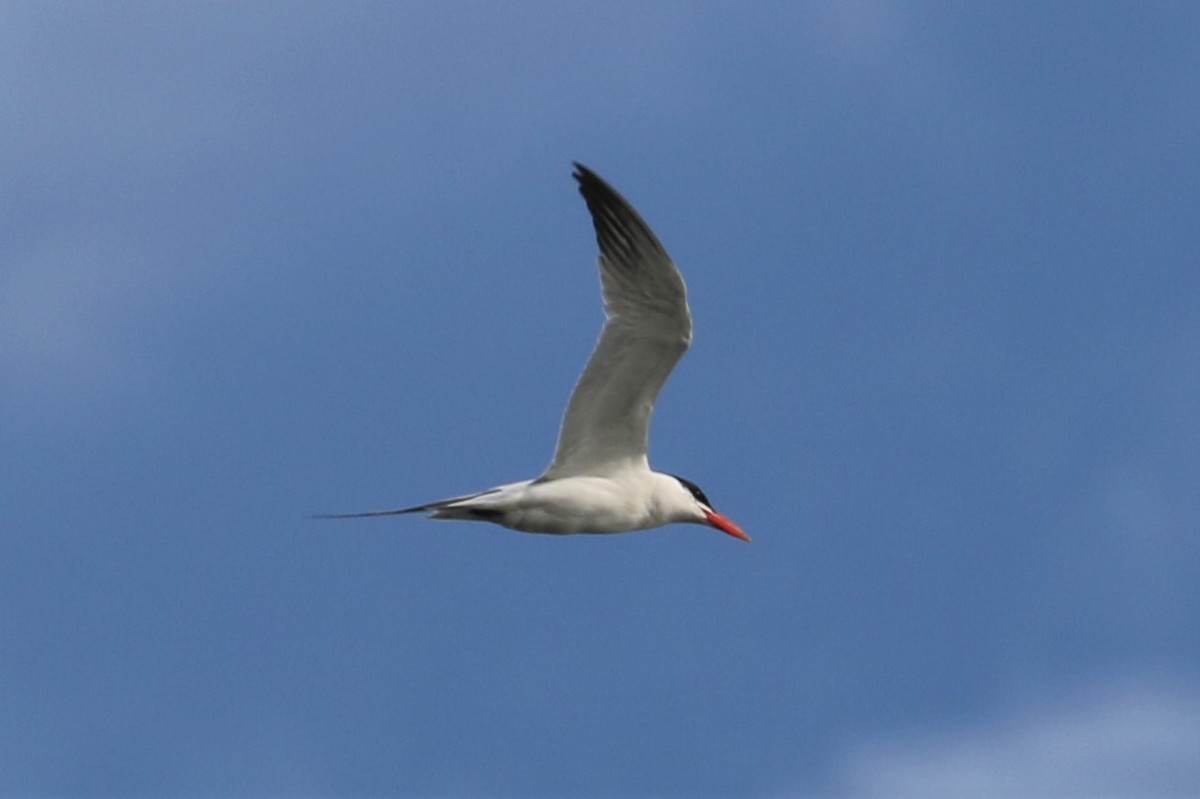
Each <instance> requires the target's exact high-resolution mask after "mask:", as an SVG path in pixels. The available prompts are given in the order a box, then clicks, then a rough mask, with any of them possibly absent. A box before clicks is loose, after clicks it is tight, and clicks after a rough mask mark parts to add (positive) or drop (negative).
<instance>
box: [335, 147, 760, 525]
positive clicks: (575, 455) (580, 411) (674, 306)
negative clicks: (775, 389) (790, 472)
mask: <svg viewBox="0 0 1200 799" xmlns="http://www.w3.org/2000/svg"><path fill="white" fill-rule="evenodd" d="M573 176H574V178H575V180H577V181H578V182H579V193H580V194H582V195H583V199H584V201H585V202H586V203H587V207H588V211H589V212H590V213H591V216H592V225H593V227H595V230H596V241H597V242H598V243H599V245H600V258H599V267H600V288H601V293H602V295H603V298H604V313H605V317H606V318H605V322H604V327H603V329H602V330H601V331H600V340H599V341H598V342H597V343H596V348H595V350H593V352H592V355H591V357H590V358H589V359H588V362H587V366H586V367H584V370H583V374H582V375H581V376H580V378H579V382H578V383H577V384H576V386H575V390H574V392H572V394H571V399H570V401H569V402H568V403H567V410H566V413H565V414H564V415H563V420H562V426H561V428H560V429H559V432H558V447H557V449H556V450H555V452H554V459H553V460H552V461H551V463H550V466H549V468H547V469H546V471H545V473H544V474H542V476H541V477H537V478H535V479H532V480H521V481H520V482H516V483H508V484H506V485H501V486H497V487H495V488H489V489H487V490H486V491H480V492H478V493H475V494H467V495H465V496H461V497H451V498H450V499H441V500H438V501H436V502H427V503H425V504H424V505H415V506H413V507H411V508H396V509H393V510H381V511H369V512H366V513H339V514H329V515H326V516H323V517H321V518H329V519H352V518H363V517H368V516H394V515H398V514H403V513H428V514H429V517H430V518H432V519H466V520H470V521H484V522H494V523H495V524H499V525H503V526H504V527H509V528H512V529H514V530H521V531H523V532H527V533H557V534H569V533H623V532H628V531H631V530H645V529H648V528H652V527H660V526H662V525H664V524H671V523H673V522H688V523H694V524H705V525H709V526H711V527H715V528H716V529H718V530H720V531H722V532H724V533H728V534H729V535H731V536H733V537H735V538H740V539H741V540H743V541H749V540H750V537H749V536H748V535H746V533H745V532H744V531H743V530H742V528H741V527H739V526H738V525H737V524H735V523H734V522H733V520H731V519H730V518H729V517H727V516H725V515H724V514H722V513H720V512H718V511H717V510H716V509H715V508H714V507H713V505H712V503H711V502H709V500H708V497H706V496H705V495H704V492H703V491H701V490H700V488H699V487H698V486H697V485H696V484H695V483H693V482H691V481H690V480H685V479H684V478H682V477H677V476H675V475H672V474H666V473H663V472H656V471H652V470H651V469H650V463H649V460H648V459H647V449H648V444H649V441H648V438H649V431H650V414H651V412H652V411H653V410H654V401H655V400H656V399H657V398H658V392H659V391H660V390H661V389H662V387H663V383H665V382H666V380H667V376H668V375H670V373H671V370H672V369H673V368H675V364H676V363H677V362H678V361H679V359H680V357H681V356H682V355H683V353H684V352H685V351H686V350H687V348H688V346H689V345H690V344H691V341H692V315H691V312H690V311H689V310H688V304H687V289H686V288H685V286H684V284H683V277H682V276H681V275H680V274H679V269H678V268H676V266H675V264H674V263H673V262H672V261H671V258H670V256H668V255H667V252H666V250H665V249H663V246H662V244H660V243H659V241H658V238H657V237H656V236H655V235H654V233H653V232H651V230H650V228H649V226H647V225H646V223H645V222H643V221H642V218H641V217H640V216H639V215H638V213H637V211H635V210H633V207H632V206H630V204H629V203H628V202H626V201H625V199H624V198H623V197H621V195H620V194H618V193H617V192H616V191H615V190H614V189H613V188H612V186H609V185H608V184H607V183H605V182H604V181H603V180H602V179H601V178H600V177H599V176H598V175H597V174H596V173H595V172H592V171H591V170H590V169H588V168H587V167H585V166H583V165H582V164H579V163H577V162H576V163H575V172H574V173H573Z"/></svg>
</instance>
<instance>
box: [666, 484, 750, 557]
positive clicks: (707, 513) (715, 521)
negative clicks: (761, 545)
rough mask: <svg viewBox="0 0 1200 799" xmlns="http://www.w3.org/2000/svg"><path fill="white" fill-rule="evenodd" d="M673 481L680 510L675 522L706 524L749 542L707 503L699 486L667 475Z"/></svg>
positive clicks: (735, 525) (738, 529)
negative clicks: (676, 488)
mask: <svg viewBox="0 0 1200 799" xmlns="http://www.w3.org/2000/svg"><path fill="white" fill-rule="evenodd" d="M668 476H669V477H670V478H671V479H672V480H674V481H675V483H676V485H677V486H678V488H679V492H680V493H679V494H678V496H677V497H676V499H677V503H676V504H677V505H678V506H679V508H680V518H678V519H677V520H676V521H681V522H693V523H695V524H707V525H708V526H709V527H715V528H717V529H718V530H720V531H721V532H722V533H727V534H729V535H731V536H733V537H734V538H740V539H741V540H743V541H747V542H748V541H749V540H750V536H748V535H746V531H745V530H743V529H742V528H741V527H738V526H737V524H736V523H735V522H734V521H733V519H730V518H729V517H728V516H726V515H725V514H723V513H719V512H717V511H716V510H715V509H714V508H713V506H712V503H711V502H709V501H708V497H706V496H705V495H704V492H703V491H701V490H700V486H698V485H696V484H695V483H693V482H692V481H691V480H687V479H685V478H683V477H680V476H679V475H675V474H672V475H668Z"/></svg>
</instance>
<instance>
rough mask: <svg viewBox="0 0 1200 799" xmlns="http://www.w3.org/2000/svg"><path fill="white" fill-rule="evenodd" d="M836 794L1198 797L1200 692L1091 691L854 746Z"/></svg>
mask: <svg viewBox="0 0 1200 799" xmlns="http://www.w3.org/2000/svg"><path fill="white" fill-rule="evenodd" d="M832 793H834V794H835V795H840V796H853V797H877V796H887V797H897V796H921V797H941V796H953V797H1008V796H1020V797H1033V796H1054V797H1070V796H1078V797H1104V796H1130V797H1134V796H1136V797H1177V796H1197V795H1200V687H1198V686H1195V685H1185V684H1181V683H1178V682H1172V681H1169V680H1161V679H1142V680H1128V681H1120V682H1115V683H1104V684H1099V685H1093V686H1091V687H1089V688H1087V689H1084V690H1081V691H1078V692H1075V693H1072V694H1070V695H1068V696H1066V697H1063V698H1059V699H1057V700H1051V701H1039V702H1033V703H1028V704H1025V705H1023V706H1022V707H1020V709H1015V710H1013V711H1011V712H1009V713H1006V714H1003V715H1001V716H999V717H997V718H995V719H993V720H992V721H990V722H985V723H982V724H978V725H971V726H963V727H948V728H943V729H939V730H926V731H922V732H917V733H910V734H903V735H894V736H888V737H882V738H878V739H876V740H873V741H868V742H861V743H858V744H856V745H854V746H853V747H851V748H850V750H849V751H848V752H847V753H846V755H845V757H844V758H843V763H842V767H841V769H840V773H839V777H838V779H837V785H836V789H835V790H834V791H832Z"/></svg>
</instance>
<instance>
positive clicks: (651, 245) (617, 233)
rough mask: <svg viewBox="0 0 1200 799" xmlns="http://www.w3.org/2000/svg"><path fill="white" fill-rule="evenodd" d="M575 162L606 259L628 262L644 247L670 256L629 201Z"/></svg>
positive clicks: (580, 186)
mask: <svg viewBox="0 0 1200 799" xmlns="http://www.w3.org/2000/svg"><path fill="white" fill-rule="evenodd" d="M572 163H573V164H574V166H575V171H574V172H573V173H572V176H573V177H574V178H575V180H576V181H578V182H579V193H580V194H581V195H583V199H584V201H585V202H586V203H587V207H588V211H589V212H590V213H591V215H592V226H593V227H594V228H595V229H596V242H597V243H598V244H599V245H600V252H601V253H602V254H603V255H604V256H605V257H607V258H610V259H614V260H618V261H624V262H628V261H629V260H631V259H633V258H635V257H636V256H637V254H638V251H639V250H641V249H643V248H646V249H650V250H651V251H654V252H655V253H656V254H659V255H661V256H663V257H668V256H667V253H666V250H665V249H664V248H663V246H662V244H660V243H659V241H658V238H657V237H656V236H655V235H654V233H653V232H652V231H651V230H650V226H649V225H647V224H646V223H645V221H644V220H643V219H642V218H641V217H640V216H638V213H637V211H635V210H633V206H632V205H630V204H629V201H628V200H626V199H625V198H624V197H622V196H621V195H620V193H619V192H618V191H617V190H616V189H614V188H613V187H612V186H610V185H608V183H606V182H605V181H604V179H603V178H601V177H600V176H599V175H597V174H596V173H595V172H593V171H592V170H590V169H588V168H587V167H586V166H584V165H583V164H581V163H579V162H578V161H573V162H572Z"/></svg>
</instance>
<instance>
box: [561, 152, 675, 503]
mask: <svg viewBox="0 0 1200 799" xmlns="http://www.w3.org/2000/svg"><path fill="white" fill-rule="evenodd" d="M574 176H575V179H576V180H577V181H579V193H580V194H582V195H583V198H584V200H586V201H587V206H588V211H590V212H591V215H592V224H593V226H594V227H595V228H596V241H597V242H598V243H599V244H600V260H599V266H600V288H601V292H602V293H603V295H604V313H605V316H606V317H607V318H606V320H605V322H604V328H603V330H601V331H600V340H599V341H598V342H597V343H596V349H595V350H593V351H592V355H591V357H590V358H589V359H588V362H587V366H586V367H585V368H584V370H583V374H582V375H581V376H580V378H579V382H578V383H577V384H576V386H575V391H574V392H573V393H572V394H571V400H570V402H568V403H567V411H566V414H565V415H564V416H563V422H562V428H561V429H560V430H559V433H558V448H557V449H556V451H555V453H554V460H553V461H552V462H551V464H550V468H549V469H547V470H546V473H545V475H543V479H547V480H553V479H556V478H560V477H570V476H573V475H581V474H589V475H594V474H606V473H611V472H613V471H616V470H620V469H622V468H625V467H631V466H632V467H635V468H636V467H638V466H641V467H645V465H646V448H647V437H648V435H649V430H650V413H651V411H653V410H654V401H655V400H656V399H657V398H658V392H659V390H660V389H662V387H663V383H665V382H666V380H667V376H668V375H669V374H670V373H671V370H672V369H673V368H674V367H675V364H676V363H677V362H678V361H679V358H680V356H682V355H683V353H684V352H685V351H686V350H687V348H688V345H689V344H690V343H691V340H692V316H691V313H690V312H689V311H688V304H687V289H686V288H685V287H684V285H683V278H682V277H681V276H680V274H679V270H678V269H676V268H675V264H674V263H672V262H671V258H670V256H668V255H667V252H666V250H664V249H663V246H662V245H661V244H659V242H658V239H657V238H655V236H654V233H652V232H651V231H650V228H649V227H648V226H647V225H646V223H645V222H643V221H642V218H641V217H640V216H638V214H637V212H636V211H634V210H633V208H632V207H631V206H630V205H629V203H627V202H626V201H625V200H624V198H622V197H621V195H619V194H617V192H616V191H614V190H613V188H612V187H611V186H609V185H608V184H607V183H605V182H604V181H603V180H601V179H600V178H599V177H598V176H597V175H596V174H595V173H594V172H592V171H591V170H589V169H588V168H587V167H585V166H582V165H580V164H578V163H576V164H575V175H574Z"/></svg>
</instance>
